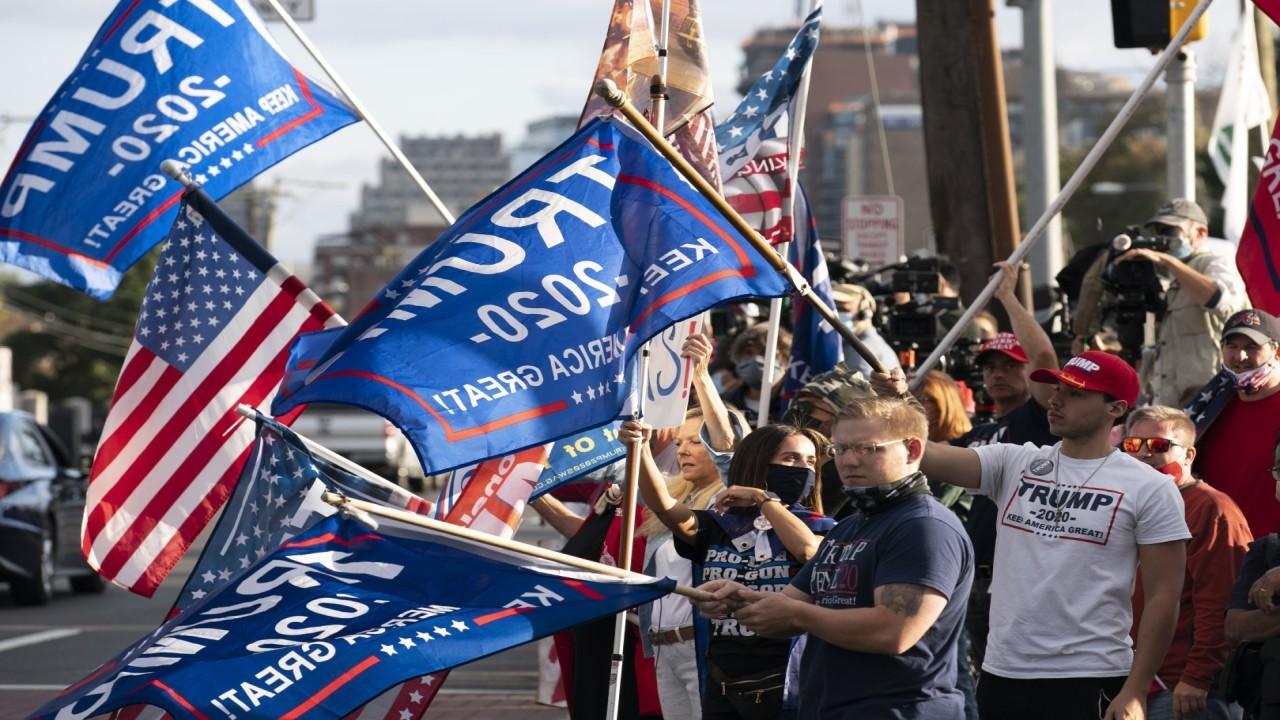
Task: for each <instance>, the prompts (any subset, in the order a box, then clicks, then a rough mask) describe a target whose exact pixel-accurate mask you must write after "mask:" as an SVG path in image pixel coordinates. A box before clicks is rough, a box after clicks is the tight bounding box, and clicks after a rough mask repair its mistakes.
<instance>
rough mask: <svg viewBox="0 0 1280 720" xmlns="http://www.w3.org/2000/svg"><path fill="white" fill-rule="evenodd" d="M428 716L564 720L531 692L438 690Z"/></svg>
mask: <svg viewBox="0 0 1280 720" xmlns="http://www.w3.org/2000/svg"><path fill="white" fill-rule="evenodd" d="M56 694H57V692H56V691H52V690H10V691H6V692H4V693H3V694H0V720H22V718H25V717H26V716H27V714H28V713H30V712H31V711H32V710H35V709H36V708H38V707H40V705H41V704H43V703H45V702H47V701H48V700H49V698H51V697H53V696H54V695H56ZM425 717H426V718H428V719H429V720H499V719H502V720H506V719H508V718H512V717H518V718H519V720H566V718H568V717H569V714H568V713H567V712H565V711H564V710H561V709H559V708H552V707H547V706H545V705H539V704H537V703H535V702H534V701H533V693H521V694H512V695H505V694H497V693H494V694H489V693H472V692H452V693H451V692H449V691H448V690H447V689H446V690H443V691H441V693H440V695H439V696H438V697H436V701H435V702H434V703H432V705H431V709H430V710H429V711H427V714H426V716H425Z"/></svg>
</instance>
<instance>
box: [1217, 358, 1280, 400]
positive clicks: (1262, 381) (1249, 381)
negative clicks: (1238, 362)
mask: <svg viewBox="0 0 1280 720" xmlns="http://www.w3.org/2000/svg"><path fill="white" fill-rule="evenodd" d="M1275 369H1276V361H1275V359H1274V358H1272V359H1271V360H1268V361H1267V362H1265V363H1263V364H1261V365H1259V366H1258V367H1256V368H1254V369H1252V370H1245V371H1244V372H1240V373H1238V372H1232V371H1230V370H1228V371H1227V372H1229V373H1231V375H1232V376H1233V377H1234V378H1235V381H1236V389H1237V390H1239V391H1240V392H1242V393H1244V394H1245V395H1252V394H1254V393H1256V392H1258V391H1260V390H1262V388H1263V387H1264V386H1265V385H1266V384H1267V382H1268V381H1269V380H1270V379H1271V376H1272V374H1273V373H1274V372H1275Z"/></svg>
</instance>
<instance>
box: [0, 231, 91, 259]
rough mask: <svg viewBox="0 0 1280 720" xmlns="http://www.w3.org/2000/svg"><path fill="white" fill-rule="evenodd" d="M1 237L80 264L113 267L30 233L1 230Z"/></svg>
mask: <svg viewBox="0 0 1280 720" xmlns="http://www.w3.org/2000/svg"><path fill="white" fill-rule="evenodd" d="M0 235H6V236H8V237H15V238H18V239H19V240H25V241H26V242H29V243H31V244H33V245H39V246H40V247H42V248H44V249H46V250H52V251H54V252H56V253H58V254H60V255H66V256H67V257H69V258H75V259H77V260H79V261H80V262H83V263H86V264H88V265H92V266H94V267H98V268H108V267H111V266H110V265H108V264H107V263H104V262H102V261H101V260H99V259H97V258H91V257H89V256H88V255H82V254H80V253H78V252H76V251H74V250H70V249H68V248H66V247H63V246H62V245H59V244H58V243H56V242H54V241H52V240H46V239H44V238H42V237H40V236H39V235H32V234H31V233H28V232H22V231H21V230H13V229H10V228H0Z"/></svg>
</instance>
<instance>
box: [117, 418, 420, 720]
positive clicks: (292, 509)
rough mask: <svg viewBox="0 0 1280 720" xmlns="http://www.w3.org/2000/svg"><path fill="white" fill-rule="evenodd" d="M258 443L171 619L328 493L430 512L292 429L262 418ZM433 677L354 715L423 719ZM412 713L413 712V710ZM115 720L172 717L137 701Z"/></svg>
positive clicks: (316, 512) (295, 530) (298, 524)
mask: <svg viewBox="0 0 1280 720" xmlns="http://www.w3.org/2000/svg"><path fill="white" fill-rule="evenodd" d="M257 425H258V433H257V440H256V441H255V442H254V444H253V446H252V450H251V454H250V456H249V460H248V462H247V463H245V466H244V471H243V472H242V473H241V475H240V480H239V482H237V483H236V486H235V492H234V493H233V494H232V496H231V500H230V501H229V502H228V503H227V507H226V510H224V511H223V513H222V517H221V518H219V520H218V524H217V526H215V527H214V530H213V533H212V534H211V535H210V536H209V540H208V542H207V543H206V544H205V547H204V552H203V553H202V554H201V555H200V560H199V561H198V562H197V563H196V566H195V568H194V569H193V570H192V571H191V575H190V577H188V578H187V583H186V585H184V586H183V588H182V590H181V592H179V593H178V599H177V601H176V602H175V603H174V605H173V610H171V611H170V613H169V617H171V618H172V617H175V616H177V615H178V614H179V613H181V612H182V611H183V610H185V609H186V608H187V607H189V606H190V605H191V604H193V603H195V602H197V601H199V600H201V599H203V598H204V596H205V595H207V594H209V593H210V592H213V591H214V590H215V589H217V588H220V587H222V586H223V585H225V584H227V583H230V582H232V581H233V580H234V579H235V578H236V577H237V576H238V575H239V574H240V573H241V572H242V571H243V570H245V569H246V568H248V567H249V566H250V565H252V564H253V563H255V562H257V561H258V560H259V559H261V558H262V557H263V556H265V555H267V554H268V553H270V552H272V551H274V550H275V549H276V548H278V547H280V546H281V545H282V544H284V543H285V542H287V541H289V540H291V539H292V538H293V537H294V536H295V535H297V534H299V533H301V532H302V531H304V530H306V529H307V528H309V527H311V526H312V525H313V524H314V523H316V522H317V521H318V520H320V519H321V518H324V517H327V516H329V515H332V514H333V513H334V512H335V510H334V508H333V507H332V506H331V505H329V504H327V503H325V502H324V501H323V500H321V494H322V493H323V492H324V491H325V490H331V491H335V492H341V493H342V494H344V495H346V496H347V497H351V498H357V499H360V500H367V501H369V502H376V503H380V504H382V505H387V506H390V507H394V508H398V509H402V510H408V511H409V512H416V513H419V514H423V515H425V514H427V513H428V512H429V511H430V509H431V507H430V503H428V502H427V501H425V500H423V499H422V498H420V497H418V496H417V495H414V494H412V493H410V492H408V491H407V490H405V489H403V488H401V487H399V486H397V485H394V484H392V483H390V482H387V481H385V480H383V481H379V480H378V479H375V478H366V477H363V476H360V475H354V474H352V473H349V472H347V471H346V470H344V469H342V468H341V467H340V466H338V465H335V464H333V463H330V462H328V461H326V460H323V459H321V458H319V457H317V456H315V455H313V454H312V453H311V452H310V451H309V450H308V449H307V447H306V446H305V445H304V444H303V442H302V440H301V439H300V438H299V437H298V436H297V435H295V434H294V433H293V432H292V431H290V430H289V429H288V428H286V427H285V426H283V425H281V424H280V423H277V422H275V421H273V420H271V419H269V418H267V417H264V416H261V415H259V416H258V422H257ZM432 683H433V680H432V679H431V676H426V677H425V678H415V679H413V680H410V681H408V682H406V683H402V684H400V685H397V686H395V687H393V688H391V689H390V690H387V691H386V692H384V693H383V694H382V695H379V696H378V697H377V698H375V699H373V700H372V701H370V702H369V703H368V704H366V705H365V706H363V707H362V708H360V709H359V710H357V711H355V712H353V713H351V714H350V715H349V716H348V717H349V718H366V719H369V718H376V719H377V720H407V719H411V718H418V717H421V715H422V711H424V710H425V709H426V702H424V701H425V700H426V699H427V698H429V697H430V696H431V695H432V694H434V690H432V688H431V686H432ZM406 713H408V714H406ZM113 717H114V718H115V720H160V719H162V718H163V719H166V720H167V719H168V718H169V715H168V714H167V713H165V712H164V711H163V710H160V709H158V708H153V707H149V706H141V705H134V706H130V707H127V708H123V709H121V710H120V711H119V712H117V713H116V714H115V715H114V716H113Z"/></svg>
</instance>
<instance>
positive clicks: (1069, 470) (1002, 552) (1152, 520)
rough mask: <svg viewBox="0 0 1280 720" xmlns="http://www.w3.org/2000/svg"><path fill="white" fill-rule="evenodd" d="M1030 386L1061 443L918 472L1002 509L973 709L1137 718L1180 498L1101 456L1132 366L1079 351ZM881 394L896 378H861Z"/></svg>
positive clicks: (1167, 592)
mask: <svg viewBox="0 0 1280 720" xmlns="http://www.w3.org/2000/svg"><path fill="white" fill-rule="evenodd" d="M1031 379H1032V381H1034V382H1041V383H1046V384H1050V385H1052V386H1053V394H1052V395H1051V396H1050V398H1049V413H1048V415H1049V428H1050V430H1052V431H1053V433H1054V434H1056V435H1058V436H1059V437H1061V438H1062V441H1061V442H1059V443H1057V444H1055V445H1053V446H1050V447H1037V446H1035V445H1033V444H1031V443H1027V444H1024V445H1021V446H1019V445H1012V444H1007V443H998V444H995V445H987V446H985V447H979V448H972V449H971V448H958V447H952V446H950V445H944V444H939V443H929V447H928V449H927V450H926V451H925V455H924V460H923V462H922V463H921V468H922V469H923V470H924V471H925V472H926V473H928V474H929V475H930V476H932V477H934V478H935V479H938V480H944V481H946V482H949V483H952V484H954V485H959V486H961V487H966V488H971V489H973V490H974V491H976V492H978V493H979V494H982V495H986V496H988V497H990V498H992V499H993V500H994V501H995V502H996V505H997V507H999V509H1000V510H999V512H1000V515H999V518H998V522H997V525H996V550H995V568H994V577H993V579H992V585H991V634H990V636H989V637H988V642H987V654H986V658H985V660H984V662H983V667H982V679H981V681H980V682H979V684H978V705H979V709H980V710H981V714H982V718H983V720H1003V719H1005V718H1009V719H1010V720H1014V719H1016V720H1024V719H1025V718H1028V717H1035V718H1040V719H1041V720H1056V719H1057V718H1062V719H1063V720H1080V719H1081V718H1101V719H1103V720H1122V719H1128V718H1142V717H1143V714H1144V709H1145V702H1146V696H1147V691H1148V689H1149V688H1150V686H1151V681H1152V679H1153V678H1154V677H1155V673H1156V671H1157V670H1158V669H1159V667H1160V664H1161V662H1162V661H1163V660H1164V656H1165V651H1166V650H1167V649H1168V646H1169V640H1170V638H1171V637H1172V636H1173V631H1174V627H1175V625H1176V622H1177V612H1178V599H1179V596H1180V594H1181V590H1182V580H1183V574H1184V572H1185V564H1186V542H1185V541H1186V540H1187V538H1189V537H1190V533H1189V532H1188V531H1187V524H1186V521H1185V519H1184V518H1183V510H1182V500H1181V499H1180V498H1179V496H1178V490H1177V488H1176V487H1175V486H1174V485H1173V483H1171V482H1169V479H1168V478H1167V477H1166V476H1164V475H1162V474H1160V473H1159V472H1157V471H1156V470H1154V469H1153V468H1151V467H1150V466H1148V465H1146V464H1145V463H1142V462H1139V461H1138V460H1135V459H1134V458H1131V457H1129V456H1128V455H1125V454H1124V453H1122V452H1118V451H1117V450H1116V448H1115V447H1113V446H1112V443H1111V437H1110V436H1111V427H1112V425H1114V424H1115V422H1116V421H1117V420H1119V419H1120V418H1121V417H1123V416H1124V414H1125V413H1126V412H1127V411H1128V410H1129V408H1130V407H1132V406H1133V405H1134V403H1135V402H1136V401H1137V398H1138V376H1137V373H1136V372H1134V370H1133V368H1131V367H1129V365H1128V364H1126V363H1125V362H1124V361H1123V360H1121V359H1120V358H1118V357H1116V356H1114V355H1108V354H1106V353H1102V352H1096V351H1090V352H1084V353H1081V354H1080V355H1077V356H1076V357H1073V358H1071V359H1070V360H1069V361H1067V363H1066V365H1065V366H1064V367H1063V369H1062V370H1061V371H1060V372H1058V371H1050V370H1038V371H1036V372H1034V373H1032V374H1031ZM882 384H892V385H893V386H894V388H895V389H900V390H905V381H904V380H903V379H902V377H901V373H893V374H889V375H882V374H877V375H874V376H873V377H872V385H873V386H875V387H877V389H879V387H880V386H881V385H882ZM1139 561H1140V563H1141V572H1142V581H1143V586H1144V587H1145V588H1146V604H1145V612H1144V614H1143V618H1142V624H1141V626H1140V627H1139V629H1138V643H1137V651H1136V653H1135V652H1134V650H1133V648H1132V646H1131V643H1130V641H1129V631H1130V629H1131V627H1132V619H1133V608H1132V605H1131V601H1130V594H1131V590H1132V588H1133V583H1134V578H1135V574H1136V572H1137V568H1138V566H1139Z"/></svg>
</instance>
